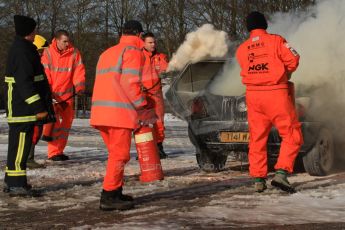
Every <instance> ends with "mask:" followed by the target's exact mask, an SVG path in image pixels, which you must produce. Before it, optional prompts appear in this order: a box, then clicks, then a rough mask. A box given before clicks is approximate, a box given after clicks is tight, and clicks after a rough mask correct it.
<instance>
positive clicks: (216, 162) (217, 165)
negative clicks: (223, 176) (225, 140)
mask: <svg viewBox="0 0 345 230" xmlns="http://www.w3.org/2000/svg"><path fill="white" fill-rule="evenodd" d="M227 159H228V155H224V154H221V153H214V152H211V151H209V150H206V149H202V150H201V149H198V148H197V152H196V161H197V163H198V165H199V167H200V169H201V170H203V171H205V172H208V173H215V172H219V171H222V170H223V169H224V167H225V163H226V160H227Z"/></svg>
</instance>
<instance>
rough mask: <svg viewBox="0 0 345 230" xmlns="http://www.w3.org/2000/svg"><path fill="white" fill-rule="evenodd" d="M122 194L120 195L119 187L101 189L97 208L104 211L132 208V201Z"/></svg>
mask: <svg viewBox="0 0 345 230" xmlns="http://www.w3.org/2000/svg"><path fill="white" fill-rule="evenodd" d="M123 196H124V195H121V189H117V190H113V191H105V190H102V193H101V200H100V206H99V208H100V209H101V210H104V211H110V210H128V209H132V208H134V203H133V201H128V200H125V199H124V197H123ZM132 199H133V198H132Z"/></svg>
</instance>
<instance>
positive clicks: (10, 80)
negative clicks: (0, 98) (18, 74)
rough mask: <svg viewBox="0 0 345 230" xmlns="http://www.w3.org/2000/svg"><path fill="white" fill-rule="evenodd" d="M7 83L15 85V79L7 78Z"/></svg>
mask: <svg viewBox="0 0 345 230" xmlns="http://www.w3.org/2000/svg"><path fill="white" fill-rule="evenodd" d="M5 82H6V83H15V80H14V77H6V76H5Z"/></svg>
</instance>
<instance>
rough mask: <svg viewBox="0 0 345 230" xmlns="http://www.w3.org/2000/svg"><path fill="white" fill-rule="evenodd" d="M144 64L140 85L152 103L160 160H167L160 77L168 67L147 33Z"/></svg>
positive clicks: (152, 36)
mask: <svg viewBox="0 0 345 230" xmlns="http://www.w3.org/2000/svg"><path fill="white" fill-rule="evenodd" d="M143 41H144V47H143V49H142V50H143V53H144V55H145V64H144V67H143V75H142V83H143V87H144V91H145V93H146V95H147V98H148V99H149V100H151V101H152V103H153V105H154V110H155V113H156V115H157V118H158V119H157V122H156V123H155V124H154V129H155V133H156V140H157V147H158V150H159V156H160V159H164V158H167V154H166V153H165V152H164V148H163V141H164V137H165V135H164V129H165V128H164V99H163V93H162V83H161V78H160V75H161V74H162V73H164V72H165V71H166V69H167V67H168V59H167V56H166V55H165V54H162V53H159V52H158V51H157V48H156V46H157V44H156V38H155V36H154V34H153V33H151V32H147V33H145V34H144V35H143Z"/></svg>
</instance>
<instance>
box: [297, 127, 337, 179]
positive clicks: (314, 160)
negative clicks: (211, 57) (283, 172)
mask: <svg viewBox="0 0 345 230" xmlns="http://www.w3.org/2000/svg"><path fill="white" fill-rule="evenodd" d="M334 156H335V154H334V142H333V137H332V134H331V132H330V131H329V130H328V129H325V128H322V129H321V130H320V132H319V135H318V138H317V140H316V143H315V145H314V147H313V148H312V150H311V151H309V152H308V153H307V154H306V155H305V156H304V157H303V165H304V168H305V170H306V172H308V173H309V174H310V175H311V176H325V175H327V174H329V173H330V172H331V171H332V169H333V166H334V162H335V161H334Z"/></svg>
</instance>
